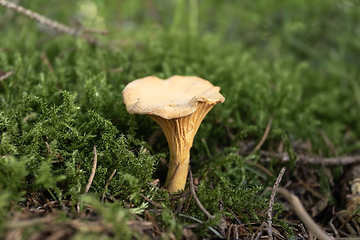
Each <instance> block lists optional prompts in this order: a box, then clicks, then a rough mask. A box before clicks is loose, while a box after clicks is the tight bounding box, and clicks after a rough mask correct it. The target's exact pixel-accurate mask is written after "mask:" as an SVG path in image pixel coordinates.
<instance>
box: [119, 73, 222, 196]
mask: <svg viewBox="0 0 360 240" xmlns="http://www.w3.org/2000/svg"><path fill="white" fill-rule="evenodd" d="M219 91H220V87H215V86H214V85H212V84H211V83H210V82H209V81H206V80H204V79H202V78H199V77H184V76H173V77H171V78H169V79H166V80H163V79H160V78H157V77H154V76H150V77H145V78H142V79H138V80H135V81H133V82H131V83H129V84H128V85H127V86H126V87H125V89H124V90H123V92H122V94H123V98H124V104H125V105H126V110H127V111H128V112H129V113H130V114H141V115H148V116H149V117H151V118H152V119H153V120H155V121H156V122H157V123H158V124H159V125H160V126H161V128H162V129H163V131H164V133H165V136H166V139H167V141H168V144H169V148H170V162H169V171H168V174H167V178H166V182H165V187H166V188H167V190H168V191H169V192H170V193H173V192H175V191H177V190H183V189H184V187H185V183H186V178H187V174H188V170H189V158H190V148H191V147H192V144H193V139H194V136H195V134H196V132H197V131H198V129H199V126H200V123H201V122H202V120H203V119H204V117H205V115H206V114H207V113H208V112H209V111H210V110H211V109H212V108H213V107H214V106H215V105H216V104H217V103H222V102H224V101H225V98H224V97H223V96H222V95H221V94H220V93H219Z"/></svg>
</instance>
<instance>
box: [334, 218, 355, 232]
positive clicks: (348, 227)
mask: <svg viewBox="0 0 360 240" xmlns="http://www.w3.org/2000/svg"><path fill="white" fill-rule="evenodd" d="M337 218H338V219H339V220H340V222H341V223H342V225H341V226H340V228H339V230H341V229H342V228H343V226H344V225H345V227H346V229H347V230H348V231H349V232H350V233H351V235H353V236H356V232H355V230H354V228H353V227H352V226H351V225H350V224H349V223H348V222H347V221H346V220H345V219H344V218H343V217H342V216H341V215H340V214H339V215H337ZM348 219H349V218H348Z"/></svg>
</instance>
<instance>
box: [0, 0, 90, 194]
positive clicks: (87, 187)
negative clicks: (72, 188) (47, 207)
mask: <svg viewBox="0 0 360 240" xmlns="http://www.w3.org/2000/svg"><path fill="white" fill-rule="evenodd" d="M0 1H1V0H0ZM96 165H97V152H96V146H95V145H94V161H93V167H92V169H91V174H90V177H89V181H88V184H87V185H86V188H85V191H84V194H86V193H87V192H88V191H89V189H90V186H91V183H92V181H93V180H94V176H95V171H96Z"/></svg>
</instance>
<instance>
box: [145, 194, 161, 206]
mask: <svg viewBox="0 0 360 240" xmlns="http://www.w3.org/2000/svg"><path fill="white" fill-rule="evenodd" d="M140 196H141V197H142V198H143V199H145V200H146V201H148V202H149V203H151V204H152V205H154V206H155V207H157V208H160V209H161V208H163V207H162V205H161V204H159V203H157V202H155V201H153V200H151V199H150V198H148V197H146V196H145V195H144V194H140Z"/></svg>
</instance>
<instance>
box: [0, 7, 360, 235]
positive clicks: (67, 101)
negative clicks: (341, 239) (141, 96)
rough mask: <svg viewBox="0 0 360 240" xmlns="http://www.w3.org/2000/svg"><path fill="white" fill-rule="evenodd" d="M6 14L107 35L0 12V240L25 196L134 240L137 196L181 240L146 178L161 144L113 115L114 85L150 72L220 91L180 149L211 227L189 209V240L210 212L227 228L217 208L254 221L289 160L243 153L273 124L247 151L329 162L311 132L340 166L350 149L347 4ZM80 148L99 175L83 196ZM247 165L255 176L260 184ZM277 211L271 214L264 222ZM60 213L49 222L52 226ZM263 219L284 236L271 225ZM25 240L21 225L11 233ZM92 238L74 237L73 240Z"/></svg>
mask: <svg viewBox="0 0 360 240" xmlns="http://www.w3.org/2000/svg"><path fill="white" fill-rule="evenodd" d="M20 4H21V5H22V6H24V7H26V8H28V9H31V10H33V11H36V12H39V13H40V14H43V15H45V16H47V17H49V18H51V19H53V20H56V21H59V22H62V23H65V24H68V23H69V22H71V20H72V22H74V21H75V19H76V20H77V21H79V22H80V24H82V25H83V26H85V27H89V28H100V29H108V30H109V35H107V36H100V35H96V34H95V35H94V36H96V37H97V38H98V39H99V41H101V42H103V43H104V46H103V47H101V46H96V45H91V44H89V43H88V42H87V41H86V39H83V38H73V37H71V36H67V35H56V33H55V32H54V30H52V29H51V28H47V27H44V26H42V25H40V24H39V23H36V22H34V21H32V20H31V19H29V18H27V17H25V16H22V15H19V14H16V13H15V14H14V15H11V13H10V12H9V11H6V9H4V8H1V9H0V76H1V75H2V72H9V71H11V70H12V71H14V74H13V75H12V76H11V77H10V78H7V79H5V80H3V81H2V82H0V238H1V236H5V234H6V233H7V232H8V231H10V230H9V227H8V223H9V222H10V221H11V216H10V215H11V214H12V215H14V214H15V213H14V212H20V209H21V207H20V206H22V205H21V204H22V203H24V202H27V201H28V202H31V203H32V204H34V201H32V200H31V199H33V197H32V196H35V195H36V196H37V195H41V196H42V200H41V201H42V202H41V201H40V202H38V205H36V204H35V205H32V206H30V207H38V206H42V205H44V204H45V203H46V201H44V200H48V201H54V200H69V201H70V202H71V203H72V206H73V207H72V209H71V212H72V214H75V213H74V211H75V207H74V206H76V205H77V204H78V203H79V205H80V208H81V209H80V210H83V209H84V208H85V207H83V206H84V205H91V206H92V207H93V208H94V209H96V212H97V214H98V215H99V216H101V218H102V219H103V221H104V222H105V223H112V224H113V226H114V227H113V228H112V230H111V231H112V232H111V234H110V235H107V236H106V237H108V238H120V237H121V238H123V239H124V238H126V237H127V238H131V236H135V237H137V238H139V237H141V236H140V235H136V234H138V233H132V232H131V230H130V229H131V227H130V226H129V225H127V221H130V220H131V219H134V216H133V214H138V215H139V216H143V215H142V214H144V211H145V210H151V209H153V208H154V206H153V205H152V204H150V203H149V201H147V200H146V199H144V198H143V197H142V195H143V196H147V197H148V198H150V199H151V200H153V201H156V202H160V203H161V204H162V212H161V214H153V216H154V218H156V219H157V220H158V221H159V222H160V223H161V226H160V227H161V228H162V229H163V230H164V235H163V237H164V238H167V237H171V236H172V234H175V236H176V237H177V238H180V237H181V234H182V232H181V231H182V228H183V226H184V225H186V224H191V223H195V221H193V220H191V218H186V217H178V216H177V215H176V214H175V212H176V209H177V207H178V206H179V204H180V202H181V200H180V199H178V200H172V199H171V197H169V196H168V194H167V193H166V191H165V190H163V189H161V188H159V187H155V186H153V185H151V184H150V183H151V182H153V181H154V179H160V180H161V181H160V185H161V184H163V181H164V180H165V176H166V171H164V169H166V168H165V166H164V164H162V163H161V162H162V161H161V159H163V158H165V159H166V158H167V157H168V148H167V143H166V139H165V136H164V135H163V134H162V135H160V137H159V138H158V139H157V140H156V141H155V143H154V144H151V145H150V144H149V142H148V139H149V138H150V137H151V136H152V135H153V133H154V132H156V131H157V130H159V129H160V127H159V126H158V125H157V124H156V123H155V122H154V121H153V120H151V119H150V118H148V117H145V116H130V115H129V114H128V113H127V112H126V109H125V106H124V105H123V104H122V101H123V100H122V95H121V91H122V89H123V88H124V87H125V86H126V84H127V83H129V82H130V81H132V80H135V79H138V78H142V77H145V76H149V75H155V76H157V77H160V78H167V77H170V76H172V75H197V76H200V77H202V78H204V79H207V80H209V81H211V82H212V83H213V84H214V85H217V86H220V87H221V93H222V94H223V95H224V97H225V98H226V101H225V102H224V103H223V104H220V105H217V106H216V107H214V109H213V110H212V111H211V112H210V113H209V114H208V115H207V116H206V118H205V119H204V121H203V123H202V125H201V126H200V129H199V132H198V133H197V135H196V137H195V140H194V146H193V148H192V150H191V166H192V172H193V173H194V174H195V177H197V178H198V179H199V180H200V184H199V186H198V191H197V195H198V197H199V199H200V201H201V202H202V204H203V205H204V207H205V209H207V210H208V211H209V212H210V213H211V214H212V215H215V216H216V217H215V220H208V219H207V217H206V216H205V215H204V214H203V213H202V211H201V210H200V209H199V208H198V207H197V205H196V204H195V202H194V200H193V199H192V200H189V198H187V200H186V203H184V204H187V202H188V201H190V203H189V205H188V210H187V212H186V215H187V216H190V217H192V218H195V219H198V220H200V221H202V222H204V224H203V225H201V226H199V227H198V228H196V229H195V230H194V232H195V233H197V234H199V235H198V236H199V237H204V236H209V235H211V234H214V233H213V232H211V231H204V230H206V229H208V227H214V228H216V227H217V225H218V220H219V219H220V217H221V216H222V215H224V216H226V217H229V218H232V219H233V217H232V214H231V213H230V212H229V211H228V209H231V210H232V211H233V212H234V213H235V214H237V215H238V216H239V218H240V219H241V221H243V222H244V223H247V222H253V221H259V222H262V221H264V220H266V217H267V216H266V214H264V213H263V212H262V211H264V210H266V208H267V206H268V204H269V203H268V202H269V198H268V196H269V193H264V194H262V193H263V192H264V189H265V187H267V186H272V185H273V184H274V181H275V179H276V176H277V174H278V172H279V170H280V168H281V167H282V166H284V165H286V166H288V167H289V169H294V167H295V161H288V162H285V163H280V162H279V161H276V160H275V159H273V160H272V161H271V162H270V163H262V162H260V158H261V154H260V153H259V151H256V152H255V153H253V154H251V155H249V154H250V152H251V150H252V149H253V148H254V147H255V146H256V144H257V143H258V142H259V141H260V139H261V137H262V136H263V133H264V130H265V128H266V126H267V124H268V121H269V119H270V118H271V117H273V123H272V126H271V130H270V133H269V135H268V137H267V139H266V141H265V143H264V144H263V145H262V148H261V149H264V150H269V151H271V150H276V149H277V148H278V146H279V144H283V147H284V148H283V149H284V150H283V151H284V152H288V153H289V155H290V156H294V152H296V151H297V150H296V149H295V148H294V144H293V143H294V142H295V141H299V140H302V141H303V142H305V141H306V140H308V141H309V142H311V149H310V151H311V152H312V153H313V154H316V155H320V156H322V157H333V156H334V153H333V152H332V150H331V148H329V147H328V144H327V143H326V141H325V140H324V137H323V134H322V133H323V132H325V133H326V135H327V137H328V139H330V140H331V142H332V144H333V145H334V146H335V148H336V150H337V153H338V154H339V155H350V154H353V153H355V152H359V150H360V124H359V118H360V83H359V80H358V78H359V69H360V67H359V63H360V45H359V41H358V39H359V37H360V29H359V20H360V14H359V13H358V11H359V5H358V1H356V0H353V1H335V0H331V1H318V0H316V1H300V0H299V1H279V2H273V1H266V0H261V1H253V2H249V1H217V0H207V1H197V0H189V1H180V0H178V1H175V0H174V1H166V2H163V1H159V0H153V1H151V0H150V1H132V0H127V1H121V2H119V1H98V0H82V1H69V0H62V1H51V2H49V1H26V2H25V1H24V2H23V1H20ZM78 24H79V23H78ZM94 146H96V149H97V160H98V165H97V168H96V174H95V178H94V180H93V182H92V185H91V188H90V191H89V193H88V194H87V195H84V189H85V186H86V185H87V182H88V179H89V175H90V173H91V169H92V164H93V158H94V151H93V149H94ZM244 146H250V149H247V150H246V149H245V148H246V147H244ZM241 149H242V150H244V149H245V150H244V152H245V153H244V154H239V150H241ZM304 152H305V151H304ZM291 160H294V159H291ZM253 163H258V164H266V168H267V169H269V170H270V171H271V173H272V174H273V175H272V176H269V175H268V174H266V173H265V172H264V171H262V170H261V169H259V168H258V167H256V165H253ZM314 168H316V166H314ZM340 168H341V167H333V168H332V169H331V170H332V172H333V175H334V178H335V179H336V180H339V179H341V177H342V175H341V174H339V172H341V170H340ZM114 169H116V170H117V172H116V174H115V175H114V177H113V178H112V180H111V181H110V183H109V185H108V188H107V189H105V185H106V183H107V182H108V180H109V177H110V175H111V173H112V172H113V171H114ZM316 172H317V174H318V177H319V179H321V190H322V193H323V194H324V195H329V196H331V191H332V190H331V188H330V187H329V186H330V185H329V183H328V179H327V177H326V175H325V174H324V172H323V171H322V170H317V171H316ZM290 176H291V174H290ZM319 181H320V180H319ZM187 186H188V185H187ZM104 191H105V203H103V204H102V203H101V202H102V196H103V192H104ZM158 199H161V201H160V200H158ZM221 199H222V200H221ZM330 199H331V202H332V204H333V205H334V206H335V207H340V206H339V205H337V204H338V203H337V200H336V199H332V197H330ZM219 201H222V202H223V204H224V207H225V208H224V209H221V208H219ZM18 203H20V204H18ZM181 204H183V203H181ZM129 209H130V210H129ZM281 209H282V205H280V204H275V207H274V212H275V213H276V214H280V213H281V211H282V210H281ZM10 213H11V214H10ZM184 214H185V213H184ZM65 215H66V214H63V215H59V216H58V219H57V220H56V221H59V222H61V221H66V219H67V217H66V216H65ZM274 222H278V223H279V222H280V223H281V224H282V225H285V224H284V222H283V221H282V220H281V218H279V219H274ZM289 229H290V228H288V232H287V234H288V236H290V235H291V234H292V233H291V230H289ZM38 230H39V228H38V227H29V228H27V229H26V231H25V230H24V231H23V232H22V234H23V236H24V237H27V236H29V235H31V234H32V233H34V232H36V231H38ZM97 234H101V233H100V232H91V231H89V232H86V231H85V232H84V231H79V232H77V233H76V235H75V239H76V238H78V239H82V238H84V237H88V238H97V236H98V235H97ZM133 234H135V235H133ZM139 234H140V233H139ZM104 237H105V236H104Z"/></svg>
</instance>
